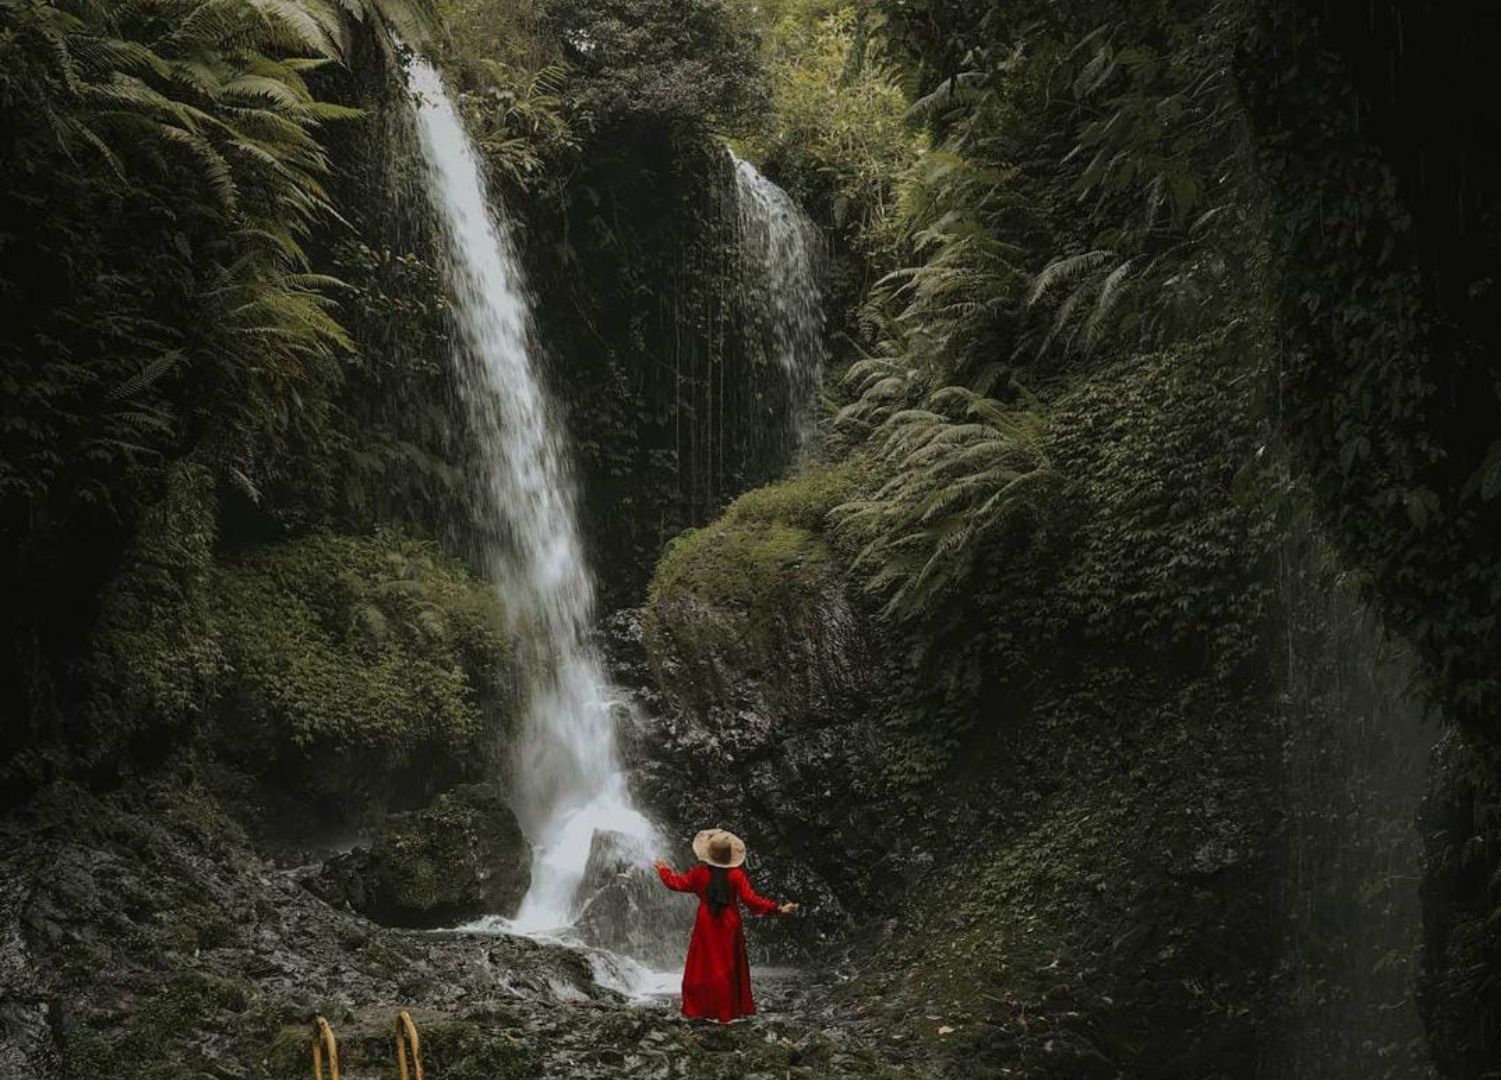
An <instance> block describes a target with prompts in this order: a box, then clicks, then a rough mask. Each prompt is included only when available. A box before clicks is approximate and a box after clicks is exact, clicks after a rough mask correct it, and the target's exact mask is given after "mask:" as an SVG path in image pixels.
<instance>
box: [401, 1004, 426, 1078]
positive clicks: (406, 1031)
mask: <svg viewBox="0 0 1501 1080" xmlns="http://www.w3.org/2000/svg"><path fill="white" fill-rule="evenodd" d="M408 1052H410V1053H411V1055H412V1071H411V1072H410V1073H408V1072H407V1054H408ZM396 1067H397V1068H399V1069H400V1070H401V1080H425V1077H424V1075H423V1072H422V1040H421V1039H419V1038H417V1025H416V1024H414V1023H412V1014H411V1013H409V1012H399V1013H397V1014H396Z"/></svg>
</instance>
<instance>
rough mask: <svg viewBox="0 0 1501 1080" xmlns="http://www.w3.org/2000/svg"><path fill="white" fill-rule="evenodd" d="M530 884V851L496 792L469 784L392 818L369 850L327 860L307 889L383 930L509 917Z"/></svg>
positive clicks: (360, 849)
mask: <svg viewBox="0 0 1501 1080" xmlns="http://www.w3.org/2000/svg"><path fill="white" fill-rule="evenodd" d="M530 884H531V845H530V844H528V843H527V841H526V838H525V837H524V836H523V835H522V833H521V826H520V825H519V824H518V823H517V821H516V815H515V814H514V813H512V812H511V808H510V806H509V805H507V803H506V800H505V798H504V797H503V796H502V794H501V792H500V791H499V790H498V789H497V788H496V787H495V786H494V785H490V784H469V785H464V786H461V787H456V788H453V789H452V790H450V791H448V792H445V793H444V794H442V795H440V796H438V797H437V798H436V799H434V800H433V802H432V803H431V804H430V805H428V806H426V807H424V808H423V809H421V810H412V811H408V812H406V813H400V814H393V815H391V816H390V817H389V818H387V820H386V822H385V824H384V825H383V826H382V828H381V831H380V832H379V834H378V835H377V836H376V838H375V840H374V842H373V843H372V844H371V845H370V846H369V847H368V848H356V849H355V850H353V851H351V852H349V853H347V854H344V855H340V856H337V857H336V858H333V859H330V860H329V861H328V862H327V863H325V864H324V867H323V869H322V871H321V872H320V873H319V874H318V875H317V876H316V877H314V878H313V879H311V880H310V881H309V882H308V887H309V888H310V889H311V890H312V891H313V892H315V893H317V894H318V895H319V896H321V897H323V898H324V899H325V900H327V901H329V902H330V903H333V904H335V905H340V906H347V907H349V908H351V909H353V910H354V911H358V912H360V913H361V914H364V915H366V916H368V917H369V918H371V919H373V920H375V921H376V922H379V923H382V924H384V925H387V926H405V927H421V928H430V927H438V926H451V925H453V924H455V923H460V922H464V921H467V920H470V919H475V918H478V917H479V916H481V915H506V916H509V915H513V914H514V913H515V911H516V907H517V906H518V905H519V904H520V903H521V898H522V897H523V896H525V895H526V890H527V887H528V885H530Z"/></svg>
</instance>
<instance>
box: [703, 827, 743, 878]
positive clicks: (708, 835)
mask: <svg viewBox="0 0 1501 1080" xmlns="http://www.w3.org/2000/svg"><path fill="white" fill-rule="evenodd" d="M724 844H729V845H730V857H729V858H728V859H724V860H720V859H712V858H710V857H709V852H710V850H711V849H713V848H715V847H720V846H722V845H724ZM693 854H695V855H697V856H698V857H699V858H700V859H702V860H703V861H704V862H706V863H708V864H709V865H710V866H722V867H724V868H725V869H727V870H730V869H733V868H735V867H737V866H739V865H740V864H741V863H743V862H744V861H745V841H744V840H742V839H740V837H738V836H736V835H735V834H734V833H732V832H726V831H725V830H723V829H705V830H704V831H703V832H701V833H699V834H698V835H697V836H695V837H694V838H693Z"/></svg>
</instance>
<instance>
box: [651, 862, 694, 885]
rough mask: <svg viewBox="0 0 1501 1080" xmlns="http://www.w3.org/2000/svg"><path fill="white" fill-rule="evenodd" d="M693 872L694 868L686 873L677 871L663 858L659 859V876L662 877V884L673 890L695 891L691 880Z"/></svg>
mask: <svg viewBox="0 0 1501 1080" xmlns="http://www.w3.org/2000/svg"><path fill="white" fill-rule="evenodd" d="M692 874H693V871H692V870H689V871H688V873H686V874H679V873H675V872H674V871H673V869H672V867H670V866H668V865H667V863H666V862H664V861H663V860H662V859H658V860H657V876H658V877H660V878H661V879H662V884H663V885H666V886H667V887H668V888H669V889H671V890H672V891H673V892H693V891H694V888H693V883H692V882H691V881H689V878H690V877H691V876H692Z"/></svg>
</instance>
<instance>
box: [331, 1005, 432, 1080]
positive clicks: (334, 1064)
mask: <svg viewBox="0 0 1501 1080" xmlns="http://www.w3.org/2000/svg"><path fill="white" fill-rule="evenodd" d="M312 1043H313V1080H339V1041H338V1040H337V1039H335V1038H334V1029H333V1028H332V1027H331V1026H329V1023H328V1021H327V1020H325V1019H324V1018H323V1017H321V1016H319V1017H315V1018H314V1019H313V1039H312ZM325 1064H326V1065H327V1068H328V1073H327V1075H325V1074H324V1067H325ZM396 1067H397V1069H398V1070H399V1071H400V1073H401V1080H427V1074H426V1073H424V1072H423V1070H422V1040H421V1039H420V1038H419V1037H418V1035H417V1025H416V1024H414V1023H412V1014H411V1013H409V1012H407V1011H406V1010H404V1009H403V1010H402V1011H401V1012H399V1013H397V1014H396Z"/></svg>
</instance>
